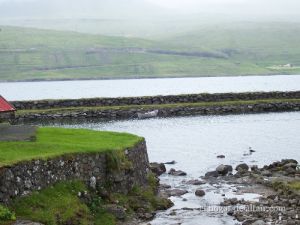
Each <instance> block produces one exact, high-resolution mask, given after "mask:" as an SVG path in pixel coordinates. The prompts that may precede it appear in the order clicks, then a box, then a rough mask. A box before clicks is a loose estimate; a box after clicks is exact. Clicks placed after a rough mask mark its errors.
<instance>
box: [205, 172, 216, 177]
mask: <svg viewBox="0 0 300 225" xmlns="http://www.w3.org/2000/svg"><path fill="white" fill-rule="evenodd" d="M218 176H219V173H218V172H217V171H210V172H207V173H206V174H205V177H206V178H210V177H218Z"/></svg>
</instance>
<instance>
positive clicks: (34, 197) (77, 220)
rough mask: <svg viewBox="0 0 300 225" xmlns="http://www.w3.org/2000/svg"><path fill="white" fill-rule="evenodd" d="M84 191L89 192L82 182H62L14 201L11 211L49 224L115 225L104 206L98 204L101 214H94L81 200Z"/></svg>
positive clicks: (98, 211) (19, 215)
mask: <svg viewBox="0 0 300 225" xmlns="http://www.w3.org/2000/svg"><path fill="white" fill-rule="evenodd" d="M84 191H88V190H87V188H86V186H85V185H84V184H83V183H82V182H79V181H72V182H71V181H68V182H61V183H58V184H56V185H54V186H53V187H49V188H46V189H44V190H42V191H40V192H34V193H33V194H31V195H30V196H26V197H22V198H18V199H16V200H14V202H13V204H12V206H11V207H10V208H12V210H14V212H15V213H16V215H17V217H18V218H19V219H20V218H22V219H26V220H31V221H35V222H41V223H43V224H46V225H59V224H82V225H89V224H95V225H114V224H115V219H114V217H113V216H112V215H110V214H108V213H106V212H105V211H104V210H100V207H101V205H97V207H98V209H97V212H93V211H92V210H91V208H90V207H89V205H87V204H85V203H83V202H82V201H81V200H80V199H79V197H78V192H84Z"/></svg>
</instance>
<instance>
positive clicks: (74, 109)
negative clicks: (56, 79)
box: [16, 99, 300, 116]
mask: <svg viewBox="0 0 300 225" xmlns="http://www.w3.org/2000/svg"><path fill="white" fill-rule="evenodd" d="M279 102H295V103H300V99H262V100H248V101H242V100H239V101H223V102H197V103H176V104H159V105H125V106H95V107H70V108H56V109H39V110H18V111H17V113H16V115H17V116H18V115H20V116H22V115H28V114H35V113H47V114H56V113H67V112H82V111H89V110H96V111H97V110H99V111H100V110H130V109H145V110H151V109H163V108H178V107H209V106H231V105H245V104H249V105H254V104H263V103H279Z"/></svg>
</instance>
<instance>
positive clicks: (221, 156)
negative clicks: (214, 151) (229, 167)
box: [217, 155, 225, 159]
mask: <svg viewBox="0 0 300 225" xmlns="http://www.w3.org/2000/svg"><path fill="white" fill-rule="evenodd" d="M217 158H218V159H225V155H218V156H217Z"/></svg>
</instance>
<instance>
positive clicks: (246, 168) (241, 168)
mask: <svg viewBox="0 0 300 225" xmlns="http://www.w3.org/2000/svg"><path fill="white" fill-rule="evenodd" d="M235 170H236V171H241V170H244V171H248V170H249V166H248V165H247V164H246V163H242V164H239V165H238V166H237V167H236V168H235Z"/></svg>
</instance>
